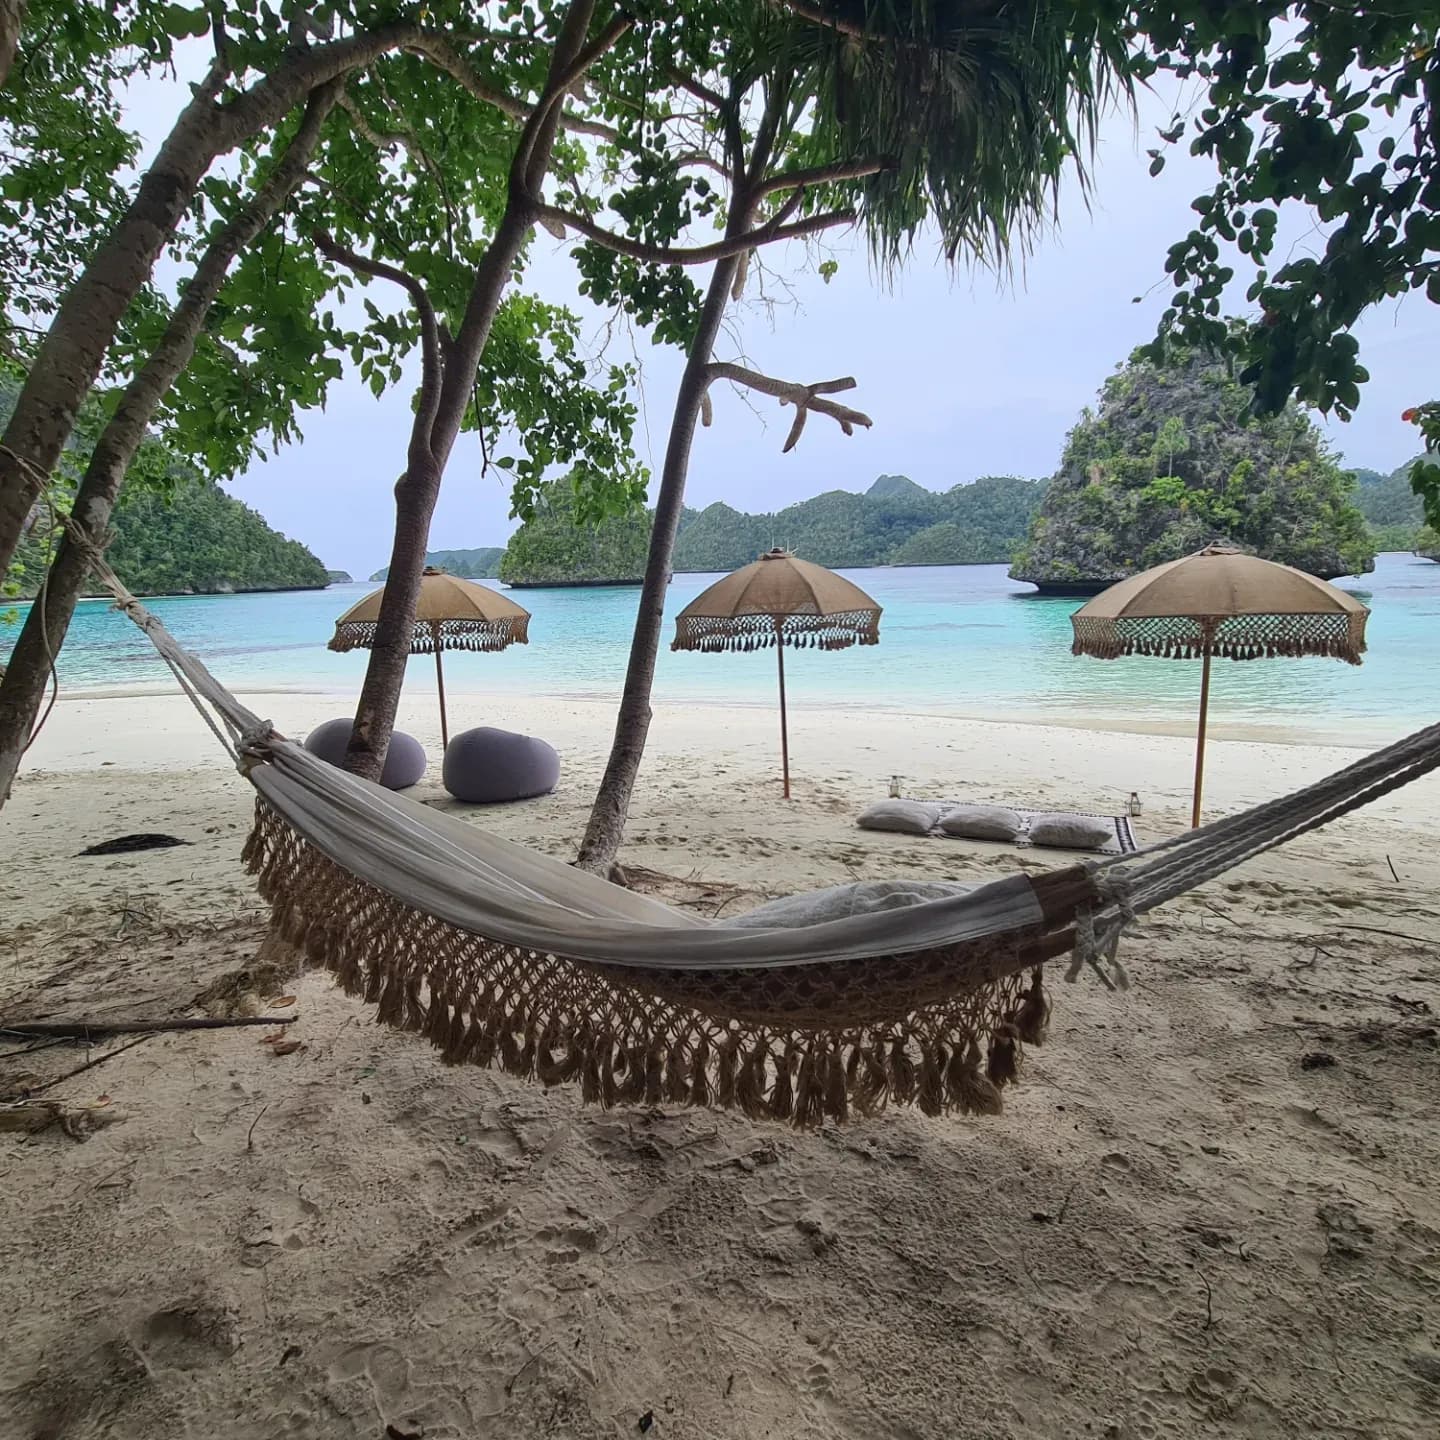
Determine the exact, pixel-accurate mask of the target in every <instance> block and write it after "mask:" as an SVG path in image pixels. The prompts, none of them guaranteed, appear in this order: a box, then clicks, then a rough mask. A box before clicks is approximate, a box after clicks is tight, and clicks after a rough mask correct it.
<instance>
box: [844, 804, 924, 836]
mask: <svg viewBox="0 0 1440 1440" xmlns="http://www.w3.org/2000/svg"><path fill="white" fill-rule="evenodd" d="M940 808H941V807H940V806H939V805H927V804H926V803H925V802H924V801H922V800H877V801H876V802H875V804H873V805H871V806H870V807H869V809H867V810H862V811H861V812H860V815H859V818H858V819H857V820H856V821H855V823H856V824H857V825H858V826H859V827H860V828H861V829H862V830H897V831H899V833H900V834H902V835H928V834H929V833H930V832H931V831H932V830H933V829H934V828H935V822H936V821H937V820H938V819H939V818H940Z"/></svg>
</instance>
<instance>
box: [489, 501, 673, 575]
mask: <svg viewBox="0 0 1440 1440" xmlns="http://www.w3.org/2000/svg"><path fill="white" fill-rule="evenodd" d="M653 520H654V515H653V512H651V511H649V510H638V509H637V510H633V511H631V512H630V513H629V514H628V515H617V516H612V517H611V518H609V519H606V520H602V521H600V522H599V523H598V524H597V523H587V524H582V523H581V522H580V521H579V520H578V519H577V518H576V515H575V491H574V487H573V486H572V485H571V483H570V481H569V480H568V479H560V480H551V481H549V482H548V483H546V484H545V485H543V486H541V489H540V494H539V495H538V497H537V498H536V502H535V512H534V514H533V515H532V516H531V518H530V519H529V520H527V521H526V522H525V523H524V524H523V525H521V527H520V528H519V529H518V530H517V531H516V532H515V533H514V534H513V535H512V536H511V537H510V543H509V545H507V546H506V547H505V551H504V555H503V558H502V559H501V561H500V566H499V570H500V579H501V580H503V581H504V582H505V583H506V584H507V585H513V586H514V587H515V588H516V589H517V590H524V589H527V588H537V589H538V588H540V587H549V586H570V585H638V584H639V583H640V581H641V579H642V578H643V577H644V574H645V557H646V553H647V551H648V550H649V547H650V526H651V524H652V523H653Z"/></svg>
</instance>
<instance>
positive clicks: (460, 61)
mask: <svg viewBox="0 0 1440 1440" xmlns="http://www.w3.org/2000/svg"><path fill="white" fill-rule="evenodd" d="M405 48H406V49H407V50H408V51H410V52H411V53H412V54H415V55H423V56H424V57H425V58H426V59H427V60H429V61H430V62H431V64H433V65H434V66H435V67H436V68H437V69H440V70H443V71H444V72H445V73H446V74H447V75H448V76H449V77H450V78H451V79H452V80H454V81H455V82H456V83H457V84H459V85H460V86H461V87H462V88H463V89H464V90H466V91H468V92H469V93H470V94H471V95H473V96H474V97H475V98H476V99H477V100H481V101H483V102H484V103H485V104H487V105H493V106H494V107H495V108H496V109H497V110H498V111H499V112H500V113H501V114H502V115H508V116H509V117H510V118H511V119H512V120H519V121H520V122H521V123H522V124H523V123H524V122H525V121H527V120H529V118H530V114H531V107H530V106H529V105H527V104H526V103H525V102H524V101H523V100H519V99H516V97H515V96H513V95H507V94H506V93H505V91H503V90H497V89H496V88H495V87H494V86H493V85H490V84H487V83H486V81H485V80H484V79H483V78H482V77H481V75H480V72H479V71H478V70H477V69H476V68H475V67H474V66H473V65H472V64H471V63H470V61H469V60H468V59H466V57H465V56H464V55H463V54H462V53H461V52H460V50H459V49H458V48H457V47H456V46H455V45H454V44H453V43H452V42H451V40H450V38H449V36H447V35H437V34H433V33H432V32H430V31H426V32H425V34H424V35H422V36H421V37H420V38H419V39H418V40H417V41H415V42H414V43H413V44H410V45H407V46H406V47H405ZM560 125H561V127H562V128H563V129H565V130H568V131H570V132H571V133H572V134H575V135H593V136H595V137H596V138H597V139H599V140H609V141H612V142H613V141H618V140H619V139H620V132H619V131H618V130H616V129H615V127H614V126H613V125H604V124H601V122H600V121H598V120H586V119H584V118H583V117H582V116H579V115H574V114H571V113H569V112H566V113H565V114H563V115H562V116H561V117H560Z"/></svg>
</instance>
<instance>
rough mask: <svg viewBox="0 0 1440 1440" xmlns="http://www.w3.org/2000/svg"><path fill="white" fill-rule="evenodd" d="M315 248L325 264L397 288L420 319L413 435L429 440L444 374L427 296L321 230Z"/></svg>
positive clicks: (408, 279)
mask: <svg viewBox="0 0 1440 1440" xmlns="http://www.w3.org/2000/svg"><path fill="white" fill-rule="evenodd" d="M313 238H314V240H315V246H316V248H317V249H318V250H319V251H320V253H321V254H322V255H324V256H325V258H326V259H327V260H331V261H333V262H334V263H335V264H337V265H344V266H345V267H346V268H347V269H350V270H354V271H355V272H356V274H358V275H370V276H373V277H374V278H375V279H377V280H389V281H390V282H391V283H392V284H395V285H398V286H400V288H401V289H402V290H404V291H405V292H406V294H408V295H409V296H410V299H411V300H412V301H413V302H414V305H415V313H416V314H417V315H418V316H419V317H420V355H421V369H420V398H419V402H418V404H417V406H416V415H415V424H414V428H413V430H412V432H411V433H412V434H413V435H425V436H427V437H428V436H429V434H430V427H431V423H432V422H433V420H434V418H435V409H436V407H437V406H438V405H439V403H440V381H441V378H442V376H443V373H444V364H443V359H442V352H441V349H440V324H439V321H438V320H437V319H436V317H435V307H434V306H433V305H432V304H431V303H430V296H429V293H428V292H427V291H426V289H425V286H424V284H423V283H422V282H421V281H420V279H419V278H418V277H417V276H414V275H412V274H410V272H409V271H408V270H402V269H401V268H400V267H399V266H398V265H391V264H389V263H388V262H387V261H384V260H372V259H371V258H370V257H369V256H368V255H361V254H358V253H357V252H356V251H354V250H351V249H350V248H349V247H348V246H346V245H341V244H339V243H338V242H337V241H336V240H335V239H334V237H333V236H331V235H330V234H329V233H327V232H326V231H324V230H316V231H314V232H313Z"/></svg>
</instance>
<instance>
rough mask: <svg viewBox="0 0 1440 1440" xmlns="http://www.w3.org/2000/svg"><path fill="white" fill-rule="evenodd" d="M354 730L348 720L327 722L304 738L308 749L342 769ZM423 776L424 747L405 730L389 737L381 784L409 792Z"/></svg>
mask: <svg viewBox="0 0 1440 1440" xmlns="http://www.w3.org/2000/svg"><path fill="white" fill-rule="evenodd" d="M354 728H355V722H354V721H353V720H351V719H350V718H349V717H348V716H347V717H345V718H342V719H339V720H327V721H326V722H325V723H324V724H323V725H317V726H316V727H315V728H314V729H313V730H312V731H311V732H310V733H309V734H308V735H307V736H306V737H305V748H306V749H307V750H308V751H309V752H310V753H311V754H312V755H318V756H319V757H320V758H321V759H322V760H327V761H329V763H330V764H331V765H340V764H342V763H343V762H344V759H345V751H346V749H347V748H348V747H349V744H350V732H351V730H353V729H354ZM424 773H425V747H424V746H423V745H422V744H421V743H420V742H419V741H418V740H417V739H416V738H415V737H414V736H413V735H407V734H406V733H405V732H404V731H403V730H397V731H395V733H394V734H393V735H391V737H390V749H389V751H388V753H387V754H386V756H385V768H384V769H383V770H382V771H381V772H380V783H381V784H382V785H383V786H384V787H385V788H386V789H387V790H407V789H409V787H410V786H411V785H414V784H416V783H417V782H418V781H419V779H420V777H421V776H422V775H423V774H424Z"/></svg>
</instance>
